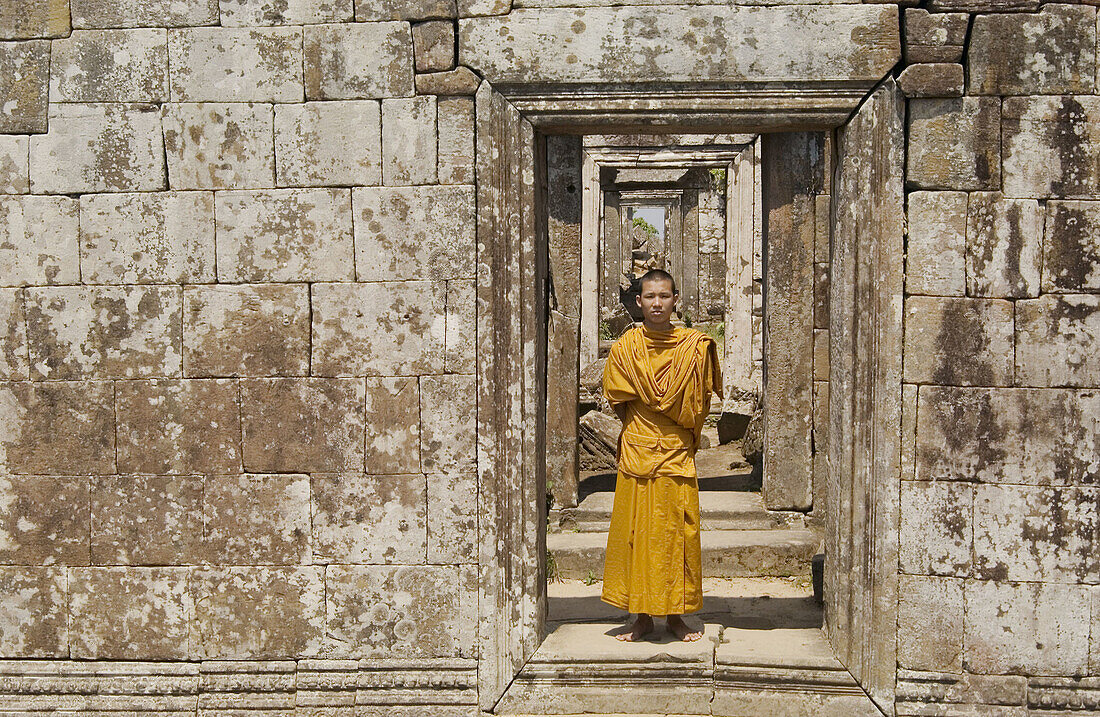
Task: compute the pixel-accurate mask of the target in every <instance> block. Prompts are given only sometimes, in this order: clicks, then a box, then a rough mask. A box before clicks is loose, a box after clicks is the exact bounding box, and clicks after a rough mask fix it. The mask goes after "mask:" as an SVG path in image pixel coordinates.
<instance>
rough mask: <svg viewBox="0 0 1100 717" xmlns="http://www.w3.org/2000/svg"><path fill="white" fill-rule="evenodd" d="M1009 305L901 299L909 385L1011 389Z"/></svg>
mask: <svg viewBox="0 0 1100 717" xmlns="http://www.w3.org/2000/svg"><path fill="white" fill-rule="evenodd" d="M1012 346H1013V325H1012V303H1011V302H1009V301H1000V300H996V299H960V298H940V297H931V296H910V297H909V298H907V299H906V300H905V368H904V374H905V378H904V380H905V381H906V382H909V383H935V384H941V385H963V386H1011V385H1012V380H1013V359H1012Z"/></svg>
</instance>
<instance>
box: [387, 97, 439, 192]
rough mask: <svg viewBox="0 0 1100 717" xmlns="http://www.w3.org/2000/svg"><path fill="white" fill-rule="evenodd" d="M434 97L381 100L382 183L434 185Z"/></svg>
mask: <svg viewBox="0 0 1100 717" xmlns="http://www.w3.org/2000/svg"><path fill="white" fill-rule="evenodd" d="M436 120H437V117H436V98H435V97H432V96H430V95H427V96H419V97H402V98H397V99H385V100H382V183H383V184H385V185H387V186H395V185H409V184H435V183H436V181H437V180H438V164H437V157H438V151H439V145H438V135H437V122H436Z"/></svg>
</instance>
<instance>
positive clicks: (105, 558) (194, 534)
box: [91, 475, 203, 565]
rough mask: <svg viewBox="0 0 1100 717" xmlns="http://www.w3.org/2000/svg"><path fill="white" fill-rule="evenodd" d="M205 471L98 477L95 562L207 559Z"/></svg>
mask: <svg viewBox="0 0 1100 717" xmlns="http://www.w3.org/2000/svg"><path fill="white" fill-rule="evenodd" d="M202 482H203V479H202V476H198V475H180V476H171V475H168V476H165V475H125V476H122V475H116V476H95V477H94V478H93V479H92V489H91V498H92V500H91V516H92V532H91V536H92V537H91V556H92V557H91V560H92V564H93V565H194V564H197V563H199V562H200V561H201V560H202V558H203V553H202V540H203V523H202V490H203V486H202Z"/></svg>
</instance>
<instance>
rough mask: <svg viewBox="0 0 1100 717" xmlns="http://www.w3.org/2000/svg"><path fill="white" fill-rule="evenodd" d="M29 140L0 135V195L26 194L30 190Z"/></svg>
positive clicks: (22, 137) (21, 137)
mask: <svg viewBox="0 0 1100 717" xmlns="http://www.w3.org/2000/svg"><path fill="white" fill-rule="evenodd" d="M30 147H31V144H30V138H29V137H26V136H19V135H10V134H9V135H0V194H26V193H27V192H29V191H30V190H31V156H30V154H31V150H30Z"/></svg>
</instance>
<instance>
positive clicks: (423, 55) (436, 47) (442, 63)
mask: <svg viewBox="0 0 1100 717" xmlns="http://www.w3.org/2000/svg"><path fill="white" fill-rule="evenodd" d="M412 37H413V57H414V59H415V68H416V71H417V72H443V71H446V70H450V69H452V68H454V66H455V26H454V23H453V22H451V21H449V20H429V21H428V22H420V23H416V24H415V25H413V26H412Z"/></svg>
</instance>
